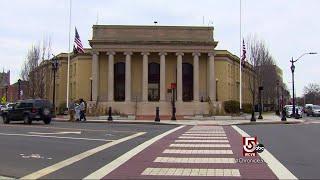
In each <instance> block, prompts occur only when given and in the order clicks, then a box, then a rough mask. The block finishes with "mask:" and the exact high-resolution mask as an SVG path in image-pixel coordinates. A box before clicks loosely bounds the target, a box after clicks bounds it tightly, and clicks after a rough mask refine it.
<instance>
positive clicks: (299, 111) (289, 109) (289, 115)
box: [284, 105, 303, 118]
mask: <svg viewBox="0 0 320 180" xmlns="http://www.w3.org/2000/svg"><path fill="white" fill-rule="evenodd" d="M284 108H285V109H286V116H287V117H288V118H291V116H292V109H293V106H292V105H286V106H285V107H284ZM295 109H296V112H297V110H298V115H299V117H300V118H302V113H303V110H302V107H301V106H296V107H295Z"/></svg>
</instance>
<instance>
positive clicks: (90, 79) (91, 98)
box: [89, 77, 92, 101]
mask: <svg viewBox="0 0 320 180" xmlns="http://www.w3.org/2000/svg"><path fill="white" fill-rule="evenodd" d="M89 79H90V101H92V77H90V78H89Z"/></svg>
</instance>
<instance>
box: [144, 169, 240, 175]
mask: <svg viewBox="0 0 320 180" xmlns="http://www.w3.org/2000/svg"><path fill="white" fill-rule="evenodd" d="M141 175H144V176H192V177H195V176H227V177H230V176H232V177H240V171H239V169H199V168H146V169H145V170H144V171H143V172H142V173H141Z"/></svg>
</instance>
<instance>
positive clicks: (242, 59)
mask: <svg viewBox="0 0 320 180" xmlns="http://www.w3.org/2000/svg"><path fill="white" fill-rule="evenodd" d="M246 53H247V50H246V45H245V44H244V40H242V57H241V65H242V67H244V66H245V62H246V57H247V56H246Z"/></svg>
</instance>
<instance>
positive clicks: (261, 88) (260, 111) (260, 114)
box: [258, 86, 263, 119]
mask: <svg viewBox="0 0 320 180" xmlns="http://www.w3.org/2000/svg"><path fill="white" fill-rule="evenodd" d="M262 90H263V86H259V117H258V119H263V117H262V92H261V91H262Z"/></svg>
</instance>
